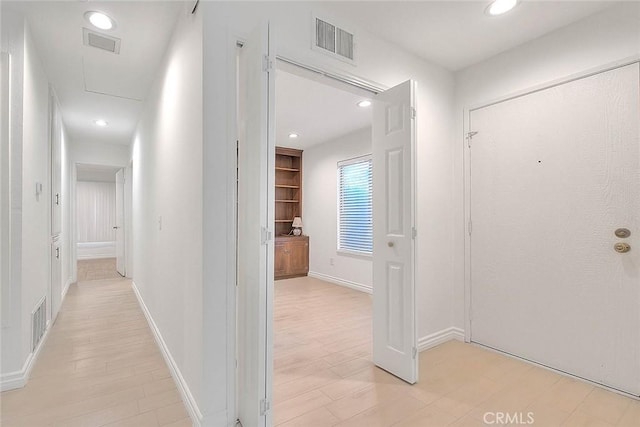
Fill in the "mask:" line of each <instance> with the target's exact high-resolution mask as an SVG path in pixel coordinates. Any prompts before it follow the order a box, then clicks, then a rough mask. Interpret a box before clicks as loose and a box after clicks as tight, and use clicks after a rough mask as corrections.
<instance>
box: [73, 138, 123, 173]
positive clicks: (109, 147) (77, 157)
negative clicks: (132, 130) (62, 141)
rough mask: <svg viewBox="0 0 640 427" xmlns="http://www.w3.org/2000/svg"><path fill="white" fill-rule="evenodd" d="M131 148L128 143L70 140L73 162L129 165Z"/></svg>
mask: <svg viewBox="0 0 640 427" xmlns="http://www.w3.org/2000/svg"><path fill="white" fill-rule="evenodd" d="M130 155H131V148H130V147H129V146H128V145H120V144H104V143H96V142H88V141H72V143H71V161H72V162H73V164H77V163H82V164H86V165H103V166H118V167H126V166H128V165H129V160H130Z"/></svg>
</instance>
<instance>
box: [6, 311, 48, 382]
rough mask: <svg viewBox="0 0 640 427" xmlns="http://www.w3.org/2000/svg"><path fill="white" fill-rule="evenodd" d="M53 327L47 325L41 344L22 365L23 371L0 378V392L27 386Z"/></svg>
mask: <svg viewBox="0 0 640 427" xmlns="http://www.w3.org/2000/svg"><path fill="white" fill-rule="evenodd" d="M52 325H53V322H52V321H49V322H48V323H47V329H46V330H45V332H44V335H43V336H42V339H41V340H40V343H39V344H38V346H37V347H36V349H35V350H34V351H33V352H32V353H29V355H28V356H27V360H25V362H24V365H22V369H20V370H19V371H13V372H9V373H6V374H4V375H2V377H0V392H1V391H8V390H14V389H17V388H22V387H24V386H25V385H27V381H29V377H30V376H31V371H32V370H33V366H34V365H35V364H36V362H37V361H38V356H40V351H41V350H42V348H43V347H44V344H45V342H47V338H48V337H49V331H50V330H51V326H52Z"/></svg>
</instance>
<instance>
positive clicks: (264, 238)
mask: <svg viewBox="0 0 640 427" xmlns="http://www.w3.org/2000/svg"><path fill="white" fill-rule="evenodd" d="M260 231H261V238H260V243H261V244H263V245H266V244H267V243H268V242H269V241H270V240H271V239H272V237H271V230H269V229H268V228H266V227H262V229H261V230H260Z"/></svg>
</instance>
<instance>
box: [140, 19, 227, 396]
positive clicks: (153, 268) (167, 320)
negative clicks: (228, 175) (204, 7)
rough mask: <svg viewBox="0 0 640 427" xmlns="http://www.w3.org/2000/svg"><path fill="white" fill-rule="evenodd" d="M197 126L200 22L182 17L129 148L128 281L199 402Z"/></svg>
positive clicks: (199, 138) (200, 308)
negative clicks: (130, 235)
mask: <svg viewBox="0 0 640 427" xmlns="http://www.w3.org/2000/svg"><path fill="white" fill-rule="evenodd" d="M202 126H203V116H202V19H201V17H200V16H199V15H198V14H197V15H191V14H186V13H183V14H181V15H180V17H179V19H178V23H177V26H176V29H175V32H174V34H173V36H172V39H171V43H170V45H169V47H168V49H167V52H166V54H165V57H164V59H163V61H162V64H161V66H160V68H159V72H158V74H157V76H156V78H155V81H154V83H153V86H152V88H151V91H150V93H149V95H148V98H147V100H146V102H145V105H144V109H143V113H142V115H141V117H140V121H139V123H138V126H137V129H136V133H135V137H134V140H133V145H132V148H131V150H132V160H133V178H132V182H133V233H134V236H133V241H134V245H133V246H134V249H133V250H134V253H133V257H134V271H135V273H134V276H133V279H134V282H135V285H136V286H137V288H138V290H139V292H140V294H141V297H142V299H143V301H144V303H145V305H146V307H147V308H148V310H149V312H150V315H151V317H152V318H153V321H154V322H155V324H156V326H157V328H158V330H159V332H160V334H161V335H162V338H163V339H164V342H165V343H166V346H167V348H168V350H169V352H170V353H171V356H172V358H173V359H174V360H175V362H176V366H177V369H178V370H179V371H180V372H181V375H182V377H184V380H185V382H186V386H187V387H188V388H189V390H190V392H191V393H192V394H193V396H194V398H195V403H196V404H198V405H199V404H200V403H201V400H202V392H201V389H202V381H203V379H202V367H203V358H202V329H203V320H202V313H203V302H202V263H203V261H202V223H203V217H202ZM208 326H209V325H207V327H208ZM207 363H208V364H209V363H214V362H213V361H209V360H208V361H207ZM218 369H221V368H220V367H218Z"/></svg>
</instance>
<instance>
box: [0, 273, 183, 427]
mask: <svg viewBox="0 0 640 427" xmlns="http://www.w3.org/2000/svg"><path fill="white" fill-rule="evenodd" d="M0 425H2V426H3V427H14V426H15V427H39V426H56V427H57V426H65V427H71V426H91V427H97V426H137V427H146V426H160V425H167V426H191V420H190V419H189V418H188V415H187V412H186V410H185V408H184V405H183V403H182V400H181V398H180V395H179V394H178V390H177V388H176V385H175V383H174V381H173V379H172V378H171V376H170V374H169V370H168V368H167V366H166V364H165V362H164V360H163V358H162V355H161V354H160V351H159V350H158V347H157V345H156V343H155V341H154V338H153V336H152V335H151V331H150V329H149V326H148V324H147V321H146V319H145V317H144V314H143V313H142V311H141V309H140V307H139V305H138V302H137V300H136V297H135V295H134V293H133V290H132V289H131V282H130V281H129V280H126V279H123V278H119V279H108V280H94V281H86V282H79V283H78V284H73V285H71V286H70V288H69V291H68V294H67V297H66V299H65V301H64V304H63V306H62V309H61V311H60V313H59V315H58V319H57V320H56V323H55V324H54V325H53V327H52V329H51V331H50V332H49V336H48V338H47V341H46V343H45V345H44V347H43V349H42V352H41V354H40V356H39V358H38V360H37V363H36V364H35V366H34V368H33V371H32V373H31V378H30V380H29V382H28V383H27V385H26V386H25V387H24V388H22V389H18V390H12V391H8V392H4V393H2V394H1V395H0Z"/></svg>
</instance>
